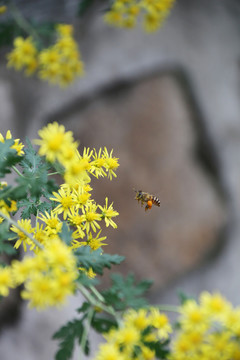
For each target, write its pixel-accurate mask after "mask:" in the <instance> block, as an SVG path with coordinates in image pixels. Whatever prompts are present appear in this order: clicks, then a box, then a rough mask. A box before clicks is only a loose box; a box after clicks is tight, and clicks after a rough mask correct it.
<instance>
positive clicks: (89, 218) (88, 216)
mask: <svg viewBox="0 0 240 360" xmlns="http://www.w3.org/2000/svg"><path fill="white" fill-rule="evenodd" d="M97 208H98V205H96V204H95V203H93V202H91V203H89V204H88V205H87V206H85V207H84V208H83V209H82V212H83V216H84V217H83V219H84V225H83V230H86V232H87V234H88V233H89V231H90V229H91V228H92V230H93V231H94V232H96V231H97V228H98V229H100V225H99V224H98V222H97V221H101V214H99V213H97Z"/></svg>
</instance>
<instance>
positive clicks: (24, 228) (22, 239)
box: [9, 220, 35, 251]
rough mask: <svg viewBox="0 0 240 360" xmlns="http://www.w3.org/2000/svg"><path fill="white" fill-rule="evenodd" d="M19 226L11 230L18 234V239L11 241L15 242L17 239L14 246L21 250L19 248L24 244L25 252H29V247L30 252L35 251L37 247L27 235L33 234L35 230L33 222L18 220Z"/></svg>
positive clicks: (13, 226) (12, 227)
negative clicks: (28, 247) (28, 248)
mask: <svg viewBox="0 0 240 360" xmlns="http://www.w3.org/2000/svg"><path fill="white" fill-rule="evenodd" d="M17 223H18V226H19V227H16V226H15V225H12V226H11V228H10V230H11V231H12V232H14V233H16V235H17V236H16V237H14V238H11V239H9V240H14V239H16V238H17V241H16V243H15V245H14V247H15V248H16V249H18V248H19V246H20V245H21V244H22V245H23V249H24V251H27V245H29V246H30V250H33V249H34V247H35V244H34V243H33V242H32V240H31V239H30V238H29V237H28V236H27V234H26V233H28V234H29V235H31V234H32V232H33V228H32V226H31V220H18V222H17Z"/></svg>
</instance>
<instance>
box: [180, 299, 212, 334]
mask: <svg viewBox="0 0 240 360" xmlns="http://www.w3.org/2000/svg"><path fill="white" fill-rule="evenodd" d="M180 312H181V316H180V318H179V321H180V323H181V327H182V328H183V329H186V330H192V329H203V331H204V330H207V328H208V327H209V326H210V319H209V316H208V315H207V313H206V311H205V310H204V308H203V307H201V306H199V305H198V304H197V302H196V301H195V300H188V301H186V302H185V303H184V304H183V305H182V306H181V309H180Z"/></svg>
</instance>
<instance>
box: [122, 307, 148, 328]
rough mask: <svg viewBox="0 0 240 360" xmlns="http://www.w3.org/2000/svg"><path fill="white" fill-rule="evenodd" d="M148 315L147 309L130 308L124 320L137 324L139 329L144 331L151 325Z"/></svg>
mask: <svg viewBox="0 0 240 360" xmlns="http://www.w3.org/2000/svg"><path fill="white" fill-rule="evenodd" d="M147 315H148V312H147V310H146V309H139V310H134V309H130V310H128V311H127V313H126V314H125V315H124V321H125V322H127V323H128V324H131V325H133V326H135V327H136V328H137V329H139V331H142V330H144V329H146V328H147V327H148V326H149V325H151V323H150V321H149V318H148V316H147Z"/></svg>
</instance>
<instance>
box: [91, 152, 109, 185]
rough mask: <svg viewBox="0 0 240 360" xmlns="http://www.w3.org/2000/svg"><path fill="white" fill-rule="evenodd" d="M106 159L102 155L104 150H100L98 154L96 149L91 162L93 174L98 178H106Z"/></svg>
mask: <svg viewBox="0 0 240 360" xmlns="http://www.w3.org/2000/svg"><path fill="white" fill-rule="evenodd" d="M104 165H105V159H104V156H103V155H102V148H100V149H99V151H98V153H97V151H96V149H94V154H93V160H92V162H91V172H92V173H93V174H94V175H95V176H96V178H98V177H99V176H106V172H105V171H104Z"/></svg>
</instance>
